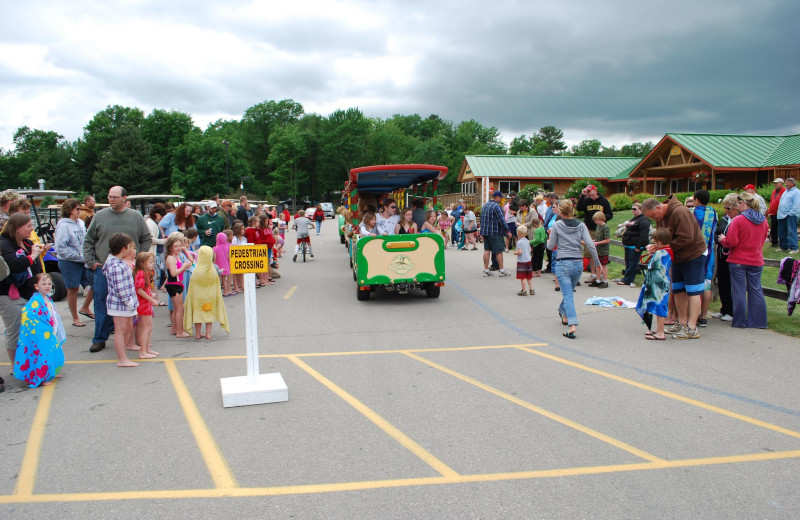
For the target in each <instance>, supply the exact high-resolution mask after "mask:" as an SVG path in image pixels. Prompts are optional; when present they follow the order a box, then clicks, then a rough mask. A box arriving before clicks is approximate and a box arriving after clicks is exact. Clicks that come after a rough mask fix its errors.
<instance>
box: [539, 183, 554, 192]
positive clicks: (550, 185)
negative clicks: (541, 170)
mask: <svg viewBox="0 0 800 520" xmlns="http://www.w3.org/2000/svg"><path fill="white" fill-rule="evenodd" d="M542 188H543V189H544V191H546V192H547V193H550V192H553V191H556V184H555V182H553V181H544V182H543V183H542Z"/></svg>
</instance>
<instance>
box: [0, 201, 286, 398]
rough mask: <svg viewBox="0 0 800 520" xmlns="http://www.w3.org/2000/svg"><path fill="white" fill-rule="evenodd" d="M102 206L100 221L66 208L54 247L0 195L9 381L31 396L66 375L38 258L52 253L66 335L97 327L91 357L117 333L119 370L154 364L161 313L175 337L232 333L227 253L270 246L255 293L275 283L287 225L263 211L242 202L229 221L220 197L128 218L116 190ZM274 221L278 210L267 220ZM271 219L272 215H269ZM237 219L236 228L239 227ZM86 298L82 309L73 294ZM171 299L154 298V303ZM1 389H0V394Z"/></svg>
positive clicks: (26, 206) (239, 285)
mask: <svg viewBox="0 0 800 520" xmlns="http://www.w3.org/2000/svg"><path fill="white" fill-rule="evenodd" d="M108 203H109V207H108V208H105V209H101V210H99V211H95V199H94V197H91V196H87V197H86V198H85V199H84V200H83V203H81V202H80V201H79V200H77V199H68V200H67V201H66V202H64V203H63V205H62V207H61V217H62V218H61V219H60V220H59V221H58V224H57V225H56V227H55V232H54V239H53V242H54V243H53V244H48V243H44V242H42V241H41V240H40V238H39V237H38V236H37V234H36V232H35V231H34V230H33V223H32V221H31V216H30V209H31V204H30V201H29V200H28V199H25V198H24V197H22V196H20V195H19V194H18V193H16V192H15V191H13V190H6V191H5V192H2V193H0V227H2V232H0V254H2V259H3V262H0V277H2V278H3V279H2V281H0V316H2V318H3V322H4V324H5V327H6V350H7V354H8V357H9V359H10V361H11V363H12V366H13V374H14V375H15V377H17V378H18V379H21V380H23V381H25V382H26V383H27V384H28V385H29V386H31V387H35V386H39V385H46V384H50V382H51V381H52V379H53V378H54V377H60V371H61V368H62V367H63V364H64V356H63V350H62V345H63V343H64V341H65V340H66V334H65V333H64V326H63V324H62V322H61V318H60V317H59V315H58V312H57V311H56V310H55V307H54V305H53V302H52V300H51V299H50V296H48V295H49V294H50V292H51V291H52V287H53V280H52V278H51V277H50V275H48V274H47V273H45V272H44V263H43V261H42V258H41V257H42V254H43V253H44V252H46V251H48V250H49V249H50V247H51V246H53V247H54V250H55V253H56V256H57V258H58V266H59V271H60V272H61V276H62V277H63V280H64V284H65V286H66V289H67V304H68V307H69V312H70V315H71V319H72V326H74V327H86V326H87V323H86V321H84V319H86V318H88V319H91V320H94V334H93V338H92V343H91V346H90V347H89V351H90V352H93V353H94V352H99V351H101V350H103V349H104V348H105V347H106V342H107V341H108V340H109V337H110V336H111V334H114V348H115V351H116V356H117V365H118V366H120V367H136V366H138V363H137V362H136V361H134V360H133V359H131V358H130V357H129V355H130V354H129V353H131V352H134V353H137V354H138V357H139V358H140V359H148V358H153V357H156V356H158V355H159V354H158V352H156V351H155V350H153V348H152V341H151V338H152V330H153V326H154V316H155V312H154V308H156V307H161V306H166V307H168V310H169V318H168V320H169V321H168V325H169V327H170V332H171V334H172V335H173V336H175V337H176V338H191V337H194V338H195V339H201V338H207V339H211V338H212V335H211V331H212V325H213V323H215V322H216V323H219V324H220V326H221V328H222V329H223V330H225V331H229V325H228V318H227V312H226V309H225V303H224V300H223V298H226V297H231V296H235V295H237V294H238V293H241V292H243V290H244V284H243V275H234V274H231V272H230V265H229V260H228V258H229V254H228V253H229V248H230V247H231V246H232V245H244V244H248V243H250V244H261V245H267V246H268V251H269V267H268V269H267V270H265V271H264V272H262V273H258V274H257V277H258V281H257V284H256V287H265V286H267V285H272V284H273V283H274V282H275V280H276V278H278V277H279V273H278V271H277V267H278V263H277V258H280V255H281V251H282V244H283V242H284V238H285V231H286V229H287V228H288V223H289V219H290V215H289V212H288V210H287V211H284V212H283V213H282V214H281V219H280V220H281V222H280V225H275V224H274V223H273V214H271V213H270V212H268V211H267V209H266V208H262V207H258V208H251V207H250V205H249V204H248V202H247V199H246V197H242V198H241V199H240V200H239V205H238V208H237V210H236V212H234V210H233V203H232V201H230V200H219V198H218V197H215V198H214V199H212V200H211V201H210V202H207V203H206V204H205V205H204V208H198V207H193V206H192V205H191V204H188V203H184V204H180V205H178V206H177V207H174V205H173V204H171V203H169V204H162V203H157V204H155V205H153V207H152V208H151V209H150V211H149V214H148V215H147V217H144V216H143V215H142V214H141V213H139V212H138V211H135V210H133V209H131V208H130V204H129V203H128V201H127V193H126V191H125V189H124V188H123V187H121V186H114V187H112V188H111V189H110V190H109V192H108ZM273 211H274V210H273ZM274 215H275V216H276V217H277V212H276V213H275V214H274ZM240 217H241V219H244V221H243V220H241V219H240ZM81 287H83V288H84V289H85V297H84V299H83V302H82V304H81V305H80V306H79V305H78V303H79V302H78V299H79V291H80V288H81ZM160 291H163V292H164V293H166V295H167V296H168V299H167V301H166V302H165V301H163V300H161V299H159V292H160ZM3 383H4V381H3V380H2V378H0V391H2V389H3V388H4V387H3Z"/></svg>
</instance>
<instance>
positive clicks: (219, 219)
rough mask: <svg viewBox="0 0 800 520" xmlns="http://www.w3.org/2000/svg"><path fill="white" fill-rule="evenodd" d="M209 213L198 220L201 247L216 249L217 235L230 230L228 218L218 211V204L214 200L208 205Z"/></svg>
mask: <svg viewBox="0 0 800 520" xmlns="http://www.w3.org/2000/svg"><path fill="white" fill-rule="evenodd" d="M207 207H208V212H207V213H206V214H204V215H201V216H200V218H198V219H197V224H196V227H197V233H198V235H199V236H200V245H203V246H208V247H212V248H213V247H214V246H215V245H217V233H220V232H222V231H223V230H225V229H228V218H227V217H226V216H225V215H222V214H221V213H218V212H217V211H218V210H219V208H218V207H217V203H216V202H214V201H213V200H212V201H211V202H209V203H208V205H207Z"/></svg>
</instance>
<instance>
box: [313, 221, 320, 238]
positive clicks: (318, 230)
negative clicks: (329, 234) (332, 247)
mask: <svg viewBox="0 0 800 520" xmlns="http://www.w3.org/2000/svg"><path fill="white" fill-rule="evenodd" d="M314 222H315V223H316V225H317V234H318V235H319V232H320V231H321V230H322V221H321V220H315V221H314Z"/></svg>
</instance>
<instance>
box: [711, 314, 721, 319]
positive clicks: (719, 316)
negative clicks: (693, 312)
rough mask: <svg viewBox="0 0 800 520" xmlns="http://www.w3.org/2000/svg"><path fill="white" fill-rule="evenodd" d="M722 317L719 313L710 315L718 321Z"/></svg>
mask: <svg viewBox="0 0 800 520" xmlns="http://www.w3.org/2000/svg"><path fill="white" fill-rule="evenodd" d="M722 316H723V314H722V313H721V312H715V313H714V314H712V315H711V317H712V318H714V319H715V320H718V319H720V318H721V317H722Z"/></svg>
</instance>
